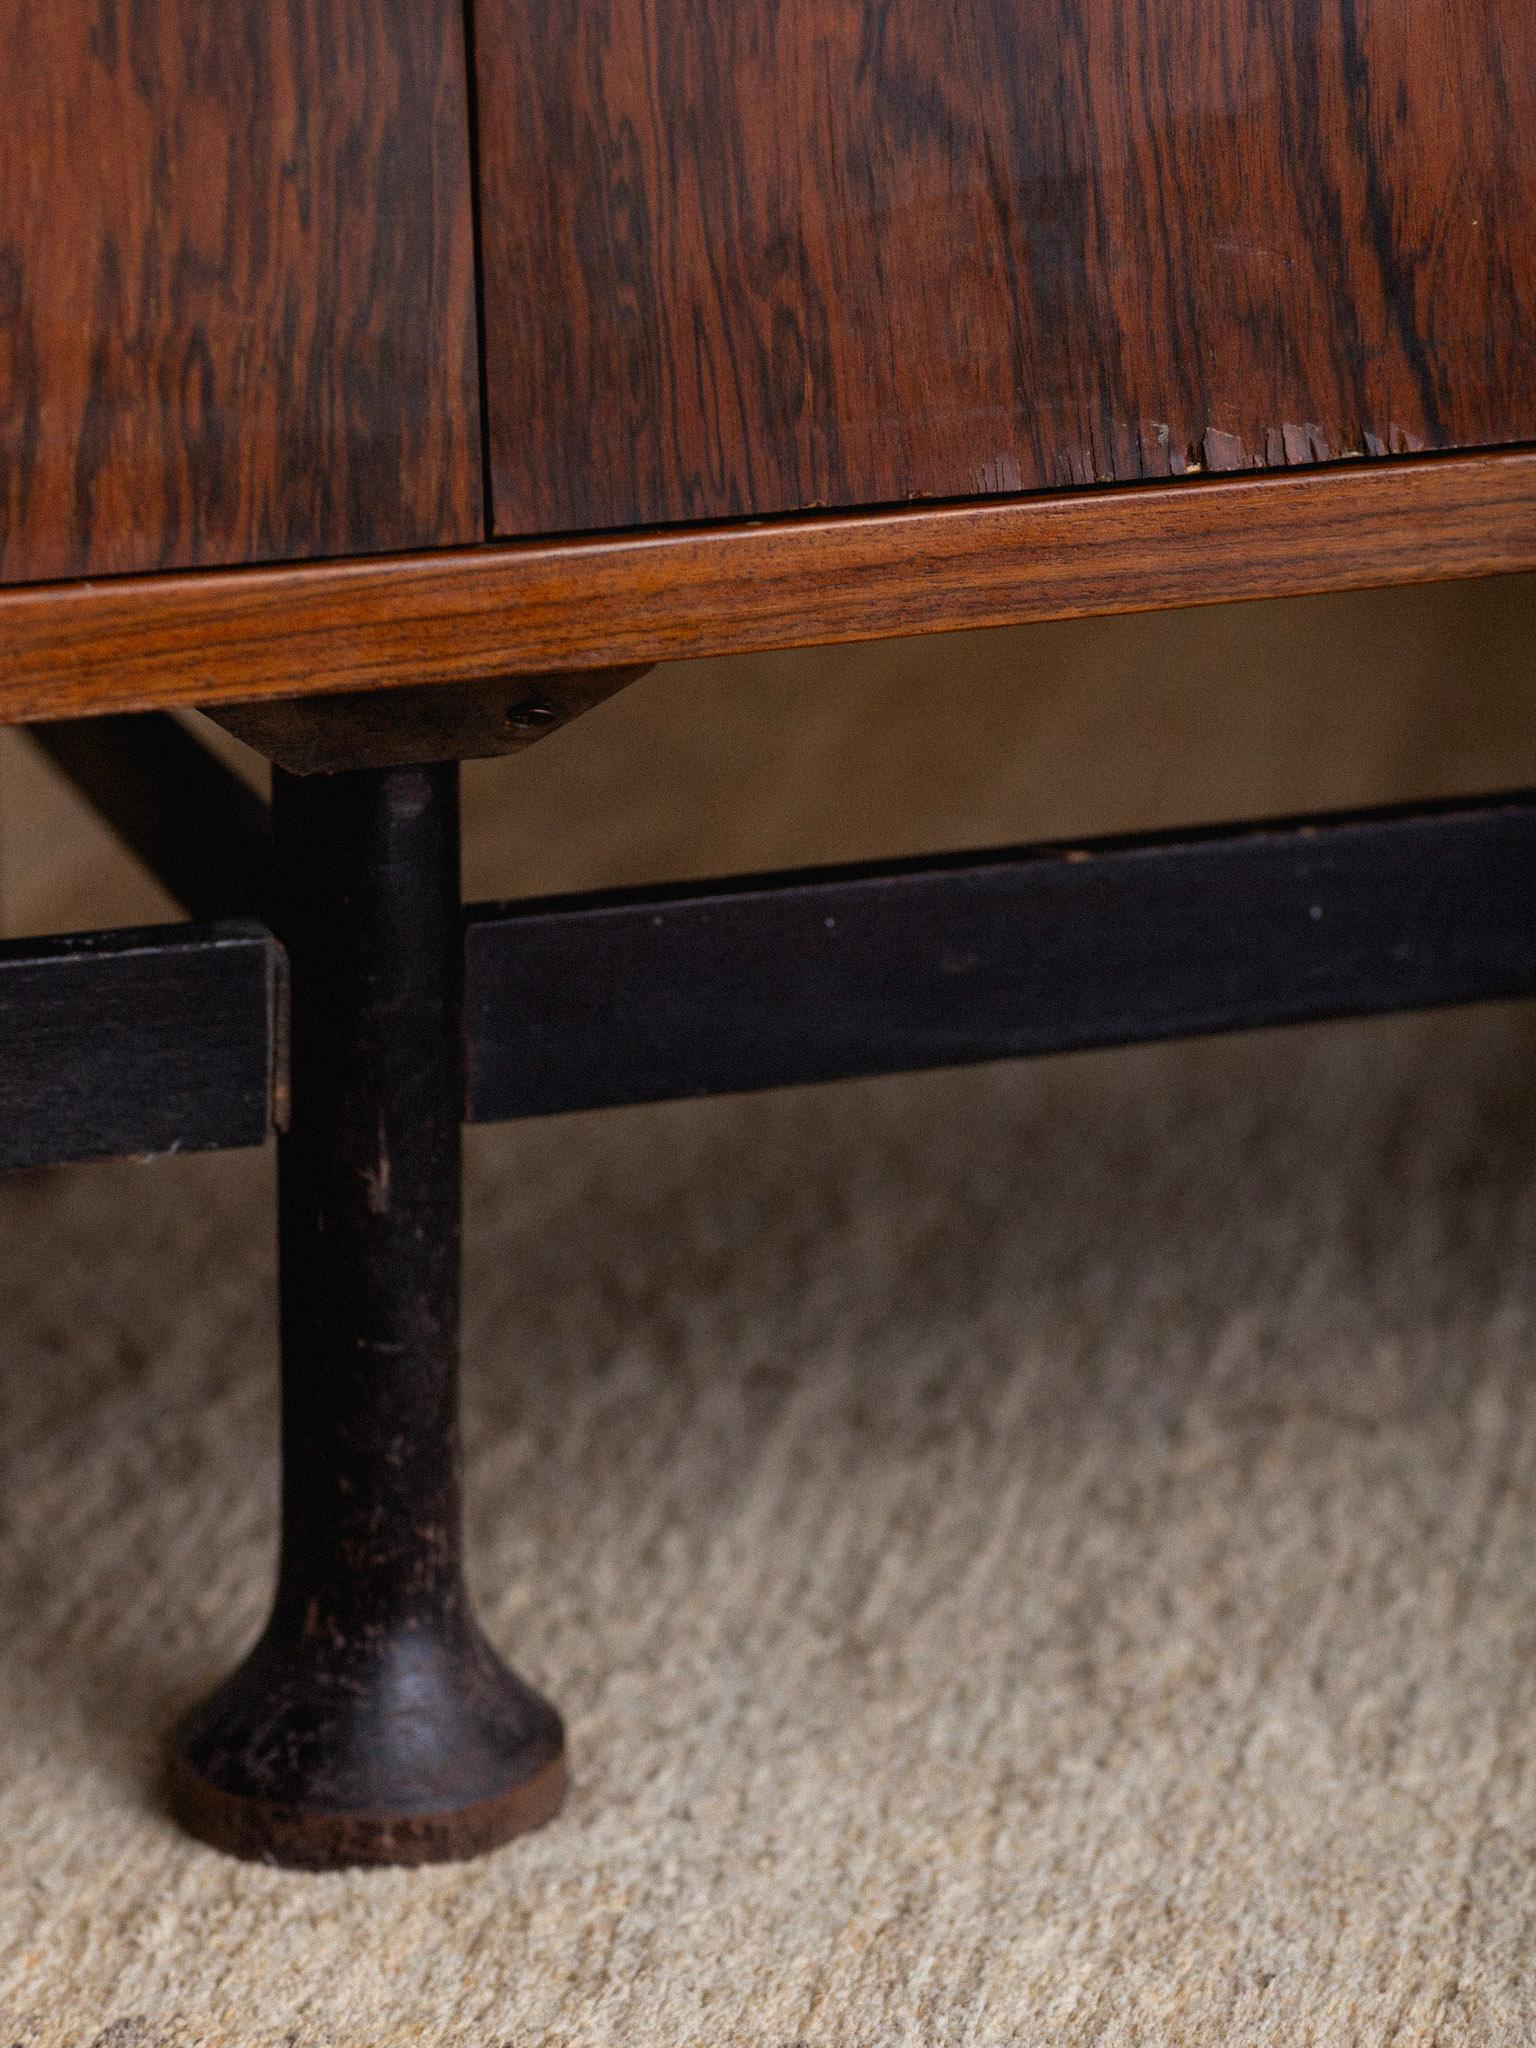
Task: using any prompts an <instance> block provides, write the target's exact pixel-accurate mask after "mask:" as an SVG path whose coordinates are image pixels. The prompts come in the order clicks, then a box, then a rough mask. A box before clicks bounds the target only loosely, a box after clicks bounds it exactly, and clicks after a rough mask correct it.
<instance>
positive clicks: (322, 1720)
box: [171, 1623, 565, 1870]
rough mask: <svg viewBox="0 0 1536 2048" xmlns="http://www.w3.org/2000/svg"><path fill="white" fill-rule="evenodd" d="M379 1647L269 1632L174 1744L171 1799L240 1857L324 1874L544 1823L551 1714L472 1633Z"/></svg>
mask: <svg viewBox="0 0 1536 2048" xmlns="http://www.w3.org/2000/svg"><path fill="white" fill-rule="evenodd" d="M454 1633H455V1634H457V1635H458V1637H459V1640H457V1641H452V1640H447V1641H445V1640H444V1639H443V1638H441V1637H437V1638H432V1639H426V1638H417V1639H412V1638H404V1639H398V1640H396V1641H394V1642H392V1643H388V1644H386V1645H384V1646H383V1647H382V1648H381V1649H379V1650H374V1649H372V1648H370V1647H366V1646H363V1647H360V1646H358V1645H356V1644H354V1643H346V1642H340V1643H337V1642H332V1643H317V1642H315V1641H314V1640H312V1639H311V1640H306V1639H305V1638H304V1637H302V1636H300V1637H299V1638H298V1639H297V1640H296V1641H286V1640H283V1639H282V1638H281V1637H280V1636H278V1635H277V1634H276V1633H275V1632H273V1631H269V1632H268V1634H267V1635H266V1636H264V1637H263V1638H262V1640H261V1642H260V1643H258V1645H257V1646H256V1648H255V1650H254V1651H253V1652H252V1654H251V1656H250V1657H249V1658H248V1659H247V1661H246V1662H245V1663H244V1664H242V1665H241V1667H240V1669H239V1670H238V1671H236V1672H234V1673H233V1674H232V1675H231V1676H230V1677H229V1678H227V1679H226V1680H225V1682H224V1683H223V1685H221V1686H220V1687H219V1688H218V1690H217V1691H216V1692H215V1693H214V1694H213V1696H212V1697H211V1698H210V1699H208V1700H205V1701H204V1702H203V1704H202V1705H201V1706H200V1707H197V1708H196V1709H194V1711H193V1712H192V1713H191V1714H189V1715H188V1716H187V1718H186V1720H185V1721H184V1722H183V1723H182V1725H181V1727H180V1729H179V1730H178V1733H177V1742H176V1752H175V1755H174V1757H173V1760H172V1764H171V1801H172V1805H173V1807H174V1809H175V1812H176V1815H177V1818H178V1819H179V1820H180V1821H181V1822H182V1824H183V1825H184V1826H185V1827H187V1828H189V1829H190V1830H191V1832H192V1833H193V1834H195V1835H199V1836H201V1837H202V1839H203V1840H204V1841H206V1842H211V1843H213V1844H214V1846H215V1847H216V1848H220V1849H227V1850H230V1851H231V1852H232V1853H233V1854H235V1855H236V1856H246V1857H253V1858H257V1859H259V1860H262V1861H265V1862H270V1863H282V1864H289V1865H293V1866H297V1867H301V1868H307V1869H316V1870H329V1869H336V1868H338V1867H340V1866H342V1865H346V1864H359V1863H443V1862H454V1861H457V1860H459V1859H460V1858H463V1857H466V1856H478V1855H479V1854H481V1852H482V1851H484V1850H486V1849H494V1848H497V1847H498V1846H499V1845H500V1844H501V1843H503V1842H507V1841H510V1840H511V1839H512V1838H513V1836H515V1835H521V1834H526V1833H527V1832H528V1831H529V1830H530V1829H531V1828H537V1827H542V1826H543V1824H544V1822H545V1821H547V1820H549V1819H551V1818H552V1817H553V1815H554V1813H555V1811H556V1809H557V1808H558V1807H559V1804H560V1800H561V1797H562V1794H563V1793H564V1790H565V1755H564V1747H563V1741H562V1734H561V1727H560V1718H559V1716H558V1715H557V1714H556V1713H555V1711H554V1709H553V1708H552V1707H551V1706H549V1705H548V1704H547V1703H546V1702H545V1701H544V1700H542V1699H541V1698H540V1697H539V1695H538V1694H537V1693H535V1692H533V1691H532V1690H530V1688H529V1687H527V1686H525V1685H524V1684H522V1682H521V1681H520V1680H519V1679H517V1678H516V1677H514V1676H513V1674H512V1673H511V1672H510V1671H509V1670H508V1669H507V1668H506V1666H505V1665H504V1664H503V1663H502V1662H501V1660H500V1658H498V1657H497V1656H496V1654H495V1652H494V1651H493V1650H492V1649H491V1648H490V1646H489V1645H488V1644H487V1643H486V1641H485V1640H484V1638H483V1637H482V1636H481V1635H480V1632H479V1630H478V1629H476V1628H475V1627H474V1626H473V1624H472V1623H470V1624H469V1625H468V1626H467V1627H465V1628H463V1629H462V1630H456V1631H455V1632H454Z"/></svg>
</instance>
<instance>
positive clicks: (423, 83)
mask: <svg viewBox="0 0 1536 2048" xmlns="http://www.w3.org/2000/svg"><path fill="white" fill-rule="evenodd" d="M466 87H467V80H466V77H465V73H464V36H463V22H462V18H461V16H460V13H459V9H458V6H457V4H456V0H282V4H279V0H0V108H3V110H4V112H3V114H0V581H6V582H31V581H44V580H48V579H52V578H55V577H69V576H80V575H100V574H110V573H113V572H121V571H127V570H139V569H157V568H169V567H198V566H206V565H210V564H215V563H229V562H243V561H273V560H285V559H292V558H294V557H304V556H319V555H337V554H351V553H358V552H366V551H370V550H379V549H396V548H409V547H416V546H430V545H432V544H434V543H442V542H448V541H463V540H476V539H480V538H483V533H484V528H483V523H482V518H483V515H482V504H481V455H480V422H479V405H478V388H479V383H478V367H477V363H476V355H475V303H474V248H473V238H472V229H471V207H470V187H469V134H468V126H467V120H466V101H467V91H466Z"/></svg>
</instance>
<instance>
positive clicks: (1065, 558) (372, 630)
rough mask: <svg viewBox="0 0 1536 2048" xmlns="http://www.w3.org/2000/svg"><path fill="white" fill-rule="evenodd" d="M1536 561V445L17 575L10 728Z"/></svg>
mask: <svg viewBox="0 0 1536 2048" xmlns="http://www.w3.org/2000/svg"><path fill="white" fill-rule="evenodd" d="M1521 569H1536V449H1529V448H1522V449H1518V450H1515V451H1512V452H1508V453H1502V454H1490V455H1478V456H1470V457H1468V456H1460V455H1457V456H1432V457H1423V458H1417V457H1415V458H1399V459H1396V460H1389V461H1383V462H1359V463H1353V464H1348V465H1336V466H1333V467H1327V468H1319V469H1313V470H1299V471H1287V472H1283V473H1282V472H1274V473H1270V474H1267V475H1260V476H1241V477H1208V478H1203V479H1196V480H1194V481H1185V482H1181V483H1175V484H1158V485H1136V486H1127V487H1124V488H1118V489H1113V490H1104V491H1073V492H1065V493H1061V494H1059V495H1052V496H1039V497H1023V498H1013V499H999V500H991V501H987V502H984V503H968V504H963V505H947V506H937V507H924V508H916V509H908V510H901V511H886V512H870V513H861V514H856V515H846V516H845V515H838V516H811V517H802V518H795V519H784V520H778V521H775V522H771V523H766V524H754V523H740V524H731V525H722V526H713V527H700V528H685V529H677V530H674V531H670V532H653V533H644V534H636V535H618V536H613V537H609V538H604V539H595V540H566V541H555V542H545V541H527V542H513V543H508V544H503V545H495V546H484V547H472V548H453V549H444V550H442V551H440V552H436V553H430V554H416V555H403V556H392V557H379V558H375V559H370V560H365V561H348V562H331V563H319V564H308V565H287V566H281V567H273V568H260V569H235V570H210V571H206V572H202V573H199V574H193V575H167V576H142V577H122V578H116V579H108V580H105V581H99V582H87V583H57V584H34V585H30V586H26V587H23V588H18V589H10V590H3V591H0V721H4V722H17V721H20V720H24V719H46V718H58V717H64V716H68V715H71V714H79V713H90V712H103V711H124V710H138V709H145V708H152V707H155V706H169V705H178V704H180V705H186V704H194V705H195V704H230V703H237V702H241V701H245V700H252V699H258V698H263V697H272V696H282V697H291V696H294V695H295V694H304V693H312V692H321V691H332V690H360V689H377V688H384V687H400V686H402V685H407V684H422V683H440V682H451V681H452V682H466V681H476V680H489V679H491V678H494V677H497V676H520V675H529V674H540V673H549V672H556V673H569V672H572V671H579V670H585V669H594V668H612V667H618V666H627V665H630V664H640V663H649V662H658V661H675V660H680V659H683V658H686V657H692V656H698V655H721V654H736V653H744V652H749V651H752V650H761V649H766V648H782V647H796V646H810V645H816V644H820V643H830V642H840V641H849V640H861V639H880V638H885V637H890V636H893V635H899V634H909V633H923V632H942V631H950V630H953V629H956V628H960V627H975V626H1001V625H1009V624H1017V623H1021V622H1024V621H1029V620H1038V619H1066V618H1078V617H1082V616H1085V615H1089V614H1094V613H1110V612H1130V611H1146V610H1157V609H1162V608H1167V607H1173V606H1179V605H1193V604H1213V603H1219V602H1223V601H1226V600H1230V599H1237V598H1261V597H1278V596H1287V595H1297V594H1301V593H1305V592H1316V591H1325V590H1341V589H1349V588H1359V587H1364V586H1368V585H1373V584H1391V583H1415V582H1434V581H1437V580H1446V579H1451V578H1456V577H1466V576H1486V575H1493V574H1498V573H1501V572H1506V571H1510V570H1521Z"/></svg>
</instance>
